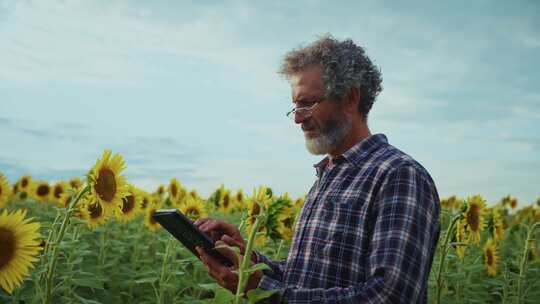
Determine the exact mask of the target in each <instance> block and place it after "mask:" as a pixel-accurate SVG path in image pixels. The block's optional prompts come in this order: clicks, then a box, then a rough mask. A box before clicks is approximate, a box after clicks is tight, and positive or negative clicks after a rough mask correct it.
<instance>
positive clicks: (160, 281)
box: [158, 237, 174, 304]
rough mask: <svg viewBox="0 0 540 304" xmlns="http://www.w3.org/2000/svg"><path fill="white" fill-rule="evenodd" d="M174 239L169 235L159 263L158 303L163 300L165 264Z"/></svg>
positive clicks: (160, 303)
mask: <svg viewBox="0 0 540 304" xmlns="http://www.w3.org/2000/svg"><path fill="white" fill-rule="evenodd" d="M173 244H174V239H173V238H172V237H169V241H168V242H167V247H166V248H165V256H164V257H163V262H162V264H161V276H160V278H159V298H158V303H159V304H162V303H165V302H164V294H165V283H166V279H165V273H166V272H167V269H166V268H167V265H168V261H169V255H170V251H171V248H172V247H173Z"/></svg>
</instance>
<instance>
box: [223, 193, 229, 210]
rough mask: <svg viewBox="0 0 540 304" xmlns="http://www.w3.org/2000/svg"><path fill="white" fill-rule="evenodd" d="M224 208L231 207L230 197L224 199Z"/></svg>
mask: <svg viewBox="0 0 540 304" xmlns="http://www.w3.org/2000/svg"><path fill="white" fill-rule="evenodd" d="M223 207H225V208H227V207H229V195H227V194H226V195H225V196H224V197H223Z"/></svg>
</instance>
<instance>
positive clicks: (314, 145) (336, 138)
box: [302, 114, 352, 155]
mask: <svg viewBox="0 0 540 304" xmlns="http://www.w3.org/2000/svg"><path fill="white" fill-rule="evenodd" d="M351 128H352V122H351V120H349V119H348V118H347V116H346V115H345V114H343V115H336V116H335V117H332V118H330V119H329V120H327V121H323V122H321V125H320V126H319V127H317V126H314V125H310V124H305V126H304V125H302V129H309V130H315V131H317V133H318V134H317V135H316V136H315V137H312V138H309V137H308V136H307V135H306V136H305V138H306V148H307V150H308V151H309V152H310V153H311V154H314V155H323V154H328V153H330V152H331V151H332V150H334V149H335V148H336V147H337V146H338V145H339V144H341V143H342V142H343V140H344V139H345V136H347V134H348V133H349V131H350V130H351Z"/></svg>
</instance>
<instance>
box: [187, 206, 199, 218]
mask: <svg viewBox="0 0 540 304" xmlns="http://www.w3.org/2000/svg"><path fill="white" fill-rule="evenodd" d="M186 213H187V214H191V215H195V216H199V209H197V208H196V207H189V208H188V209H187V210H186Z"/></svg>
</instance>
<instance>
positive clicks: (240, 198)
mask: <svg viewBox="0 0 540 304" xmlns="http://www.w3.org/2000/svg"><path fill="white" fill-rule="evenodd" d="M233 204H234V206H235V208H236V209H237V210H243V209H244V208H246V196H245V194H244V191H243V190H242V189H240V190H238V191H236V194H235V195H234V196H233Z"/></svg>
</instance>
